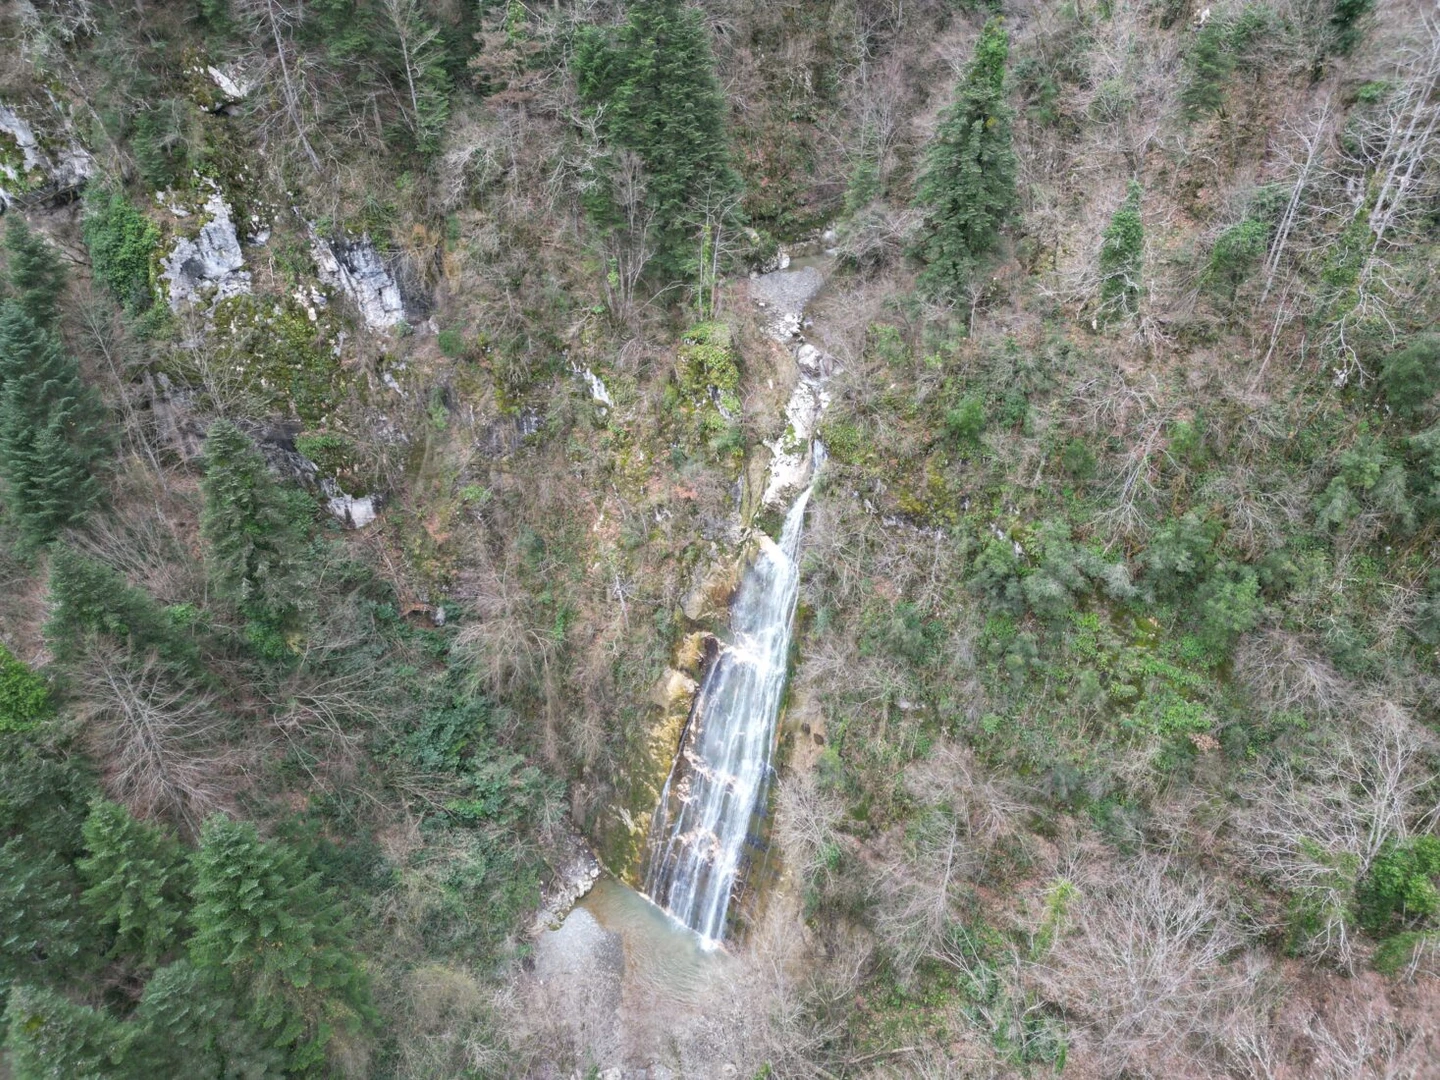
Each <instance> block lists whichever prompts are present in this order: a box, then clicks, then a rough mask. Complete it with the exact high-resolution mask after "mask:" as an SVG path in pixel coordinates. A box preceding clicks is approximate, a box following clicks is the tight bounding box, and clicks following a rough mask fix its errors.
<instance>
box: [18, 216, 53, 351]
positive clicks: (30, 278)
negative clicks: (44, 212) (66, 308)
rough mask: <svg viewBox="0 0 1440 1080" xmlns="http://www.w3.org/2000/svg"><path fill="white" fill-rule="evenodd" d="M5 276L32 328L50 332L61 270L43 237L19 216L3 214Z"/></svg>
mask: <svg viewBox="0 0 1440 1080" xmlns="http://www.w3.org/2000/svg"><path fill="white" fill-rule="evenodd" d="M7 218H8V221H7V224H6V226H5V250H6V254H7V256H8V258H7V267H6V270H7V273H6V276H7V277H8V278H9V280H10V289H11V291H12V293H13V294H14V296H15V300H16V302H17V303H18V304H19V305H20V307H21V309H22V310H23V311H24V312H25V314H26V315H29V316H30V319H31V321H32V322H34V323H35V325H36V326H39V327H41V328H43V329H50V328H53V327H54V326H55V323H56V322H57V320H58V319H59V317H60V294H61V293H63V292H64V291H65V267H64V265H63V264H62V263H61V262H60V260H59V259H58V258H56V256H55V252H54V251H53V250H52V249H51V247H50V245H49V244H48V243H46V242H45V238H44V237H42V236H40V235H39V234H38V233H35V232H32V231H31V229H30V226H29V225H27V224H26V223H25V219H24V218H22V217H21V216H20V215H19V214H10V215H7Z"/></svg>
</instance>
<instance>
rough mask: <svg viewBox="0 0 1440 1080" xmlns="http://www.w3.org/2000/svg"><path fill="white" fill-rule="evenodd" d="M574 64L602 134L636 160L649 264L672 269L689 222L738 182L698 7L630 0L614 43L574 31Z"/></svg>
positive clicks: (685, 246) (684, 249) (687, 244)
mask: <svg viewBox="0 0 1440 1080" xmlns="http://www.w3.org/2000/svg"><path fill="white" fill-rule="evenodd" d="M574 71H575V75H576V81H577V84H578V87H579V90H580V96H581V98H582V100H584V101H585V102H586V103H587V104H589V105H592V106H603V111H602V112H601V114H600V117H601V126H602V130H603V132H604V135H605V137H606V139H607V140H608V141H609V142H610V143H611V144H613V145H614V146H616V147H619V148H623V149H626V150H630V151H633V152H634V153H635V154H637V155H638V156H639V158H640V160H641V161H642V162H643V163H644V166H645V185H646V203H647V205H648V206H649V208H650V209H651V210H653V211H654V214H655V221H656V224H657V228H658V231H659V240H660V246H661V255H660V258H659V266H658V268H659V269H661V270H662V271H665V272H674V271H676V270H678V269H679V268H680V267H681V264H682V263H683V261H684V259H685V257H687V256H688V255H690V252H691V248H692V243H691V240H692V236H691V234H692V233H693V232H694V231H695V230H694V229H692V228H691V227H690V225H689V219H691V218H692V217H694V215H695V213H696V211H697V209H698V208H699V207H700V206H701V204H702V203H704V202H706V201H709V202H711V203H712V204H718V203H719V202H720V201H721V200H722V199H723V197H724V196H725V195H727V194H730V193H733V192H734V191H735V190H736V189H737V188H738V187H739V179H738V177H737V176H736V175H735V172H734V170H733V169H732V168H731V167H730V149H729V141H728V137H727V134H726V130H725V107H726V106H725V95H724V93H723V92H722V91H721V89H720V82H719V80H718V79H717V78H716V77H715V59H714V57H713V56H712V55H711V52H710V41H709V37H708V35H707V32H706V29H705V24H704V22H703V20H702V18H701V15H700V12H699V11H697V10H695V9H694V8H692V7H690V6H688V5H687V4H685V3H683V2H682V0H636V2H635V3H633V4H631V5H630V10H629V18H628V20H627V21H626V23H625V25H624V26H623V27H622V28H621V29H620V32H619V34H618V35H617V37H616V40H615V42H614V44H613V45H612V44H611V43H609V42H608V41H607V40H606V39H605V37H604V35H603V34H602V33H601V32H600V31H598V30H593V29H592V30H590V31H589V32H588V33H585V34H583V35H582V36H581V38H580V40H579V41H578V42H577V45H576V51H575V59H574Z"/></svg>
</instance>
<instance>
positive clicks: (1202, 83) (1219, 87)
mask: <svg viewBox="0 0 1440 1080" xmlns="http://www.w3.org/2000/svg"><path fill="white" fill-rule="evenodd" d="M1229 35H1230V26H1229V24H1228V23H1227V22H1225V21H1224V20H1222V19H1212V20H1211V21H1209V22H1207V23H1206V24H1205V25H1204V26H1202V27H1201V28H1200V30H1199V32H1197V33H1196V35H1195V41H1194V44H1192V45H1191V46H1190V49H1189V51H1188V52H1187V53H1186V54H1185V72H1186V77H1185V86H1184V88H1183V89H1182V90H1181V91H1180V106H1181V111H1182V112H1183V113H1184V116H1185V119H1186V120H1187V121H1188V122H1189V123H1192V124H1193V123H1195V122H1196V121H1198V120H1202V119H1204V118H1205V117H1206V116H1208V115H1210V114H1211V113H1217V112H1219V111H1220V109H1221V108H1222V107H1223V106H1224V105H1225V84H1226V82H1227V81H1228V80H1229V78H1230V72H1231V71H1233V70H1234V68H1235V57H1234V56H1233V55H1232V54H1231V52H1230V50H1229V48H1228V45H1229V41H1228V38H1229Z"/></svg>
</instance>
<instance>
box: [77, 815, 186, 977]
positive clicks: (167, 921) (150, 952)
mask: <svg viewBox="0 0 1440 1080" xmlns="http://www.w3.org/2000/svg"><path fill="white" fill-rule="evenodd" d="M82 831H83V835H84V837H85V847H86V850H87V852H88V854H87V855H86V856H85V857H84V858H83V859H80V860H79V861H78V862H77V863H76V866H77V868H78V869H79V871H80V877H81V880H82V881H83V882H84V883H85V886H86V887H85V891H84V892H83V893H82V894H81V896H80V902H81V903H82V904H83V905H84V906H85V909H86V910H87V911H89V912H90V914H91V916H92V917H93V919H94V926H95V927H96V928H97V929H99V930H102V931H104V932H105V933H106V934H108V935H110V936H111V937H112V938H113V940H114V944H113V946H112V947H111V950H110V952H111V955H112V956H126V957H130V958H132V959H134V960H135V961H137V962H138V963H140V964H143V965H144V966H146V967H154V966H155V965H156V964H157V963H159V962H160V960H161V958H162V957H164V956H165V954H166V953H168V952H169V951H170V950H171V949H173V948H174V947H175V946H176V944H177V943H178V942H179V938H180V934H181V931H182V928H183V921H184V907H185V903H186V893H187V890H188V887H189V867H188V865H187V864H186V862H185V856H184V853H183V852H182V851H181V848H180V845H179V843H178V842H176V840H175V839H174V838H173V837H171V836H169V835H167V834H166V833H164V832H163V831H161V830H160V829H157V828H155V827H154V826H152V825H146V824H145V823H143V822H140V821H136V820H135V819H134V818H133V817H131V816H130V814H129V813H128V812H127V811H126V810H125V808H124V807H123V806H119V805H117V804H115V803H112V802H106V801H105V800H103V799H97V800H96V801H95V802H94V803H93V804H92V806H91V808H90V816H89V817H88V818H86V819H85V825H84V827H83V830H82Z"/></svg>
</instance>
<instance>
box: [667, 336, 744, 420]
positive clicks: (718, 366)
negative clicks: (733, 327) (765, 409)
mask: <svg viewBox="0 0 1440 1080" xmlns="http://www.w3.org/2000/svg"><path fill="white" fill-rule="evenodd" d="M675 374H676V376H677V378H678V380H679V383H680V388H681V390H683V391H684V392H685V394H686V396H687V397H689V398H690V399H691V400H692V401H702V400H705V399H706V398H707V397H708V395H709V394H710V392H711V391H712V390H714V391H718V393H719V397H720V403H721V404H722V405H725V406H726V407H727V408H730V407H731V406H732V405H733V408H734V409H738V408H739V404H740V402H739V399H738V398H737V397H736V396H735V392H736V391H737V390H738V389H739V387H740V368H739V367H738V366H737V364H736V362H735V352H734V349H733V348H732V346H731V337H730V327H728V326H726V325H725V324H724V323H718V322H707V323H700V324H699V325H698V326H694V327H691V329H690V330H688V331H686V333H685V337H684V339H683V341H682V342H681V345H680V354H679V362H678V364H677V365H676V372H675Z"/></svg>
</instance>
